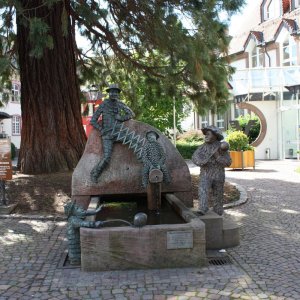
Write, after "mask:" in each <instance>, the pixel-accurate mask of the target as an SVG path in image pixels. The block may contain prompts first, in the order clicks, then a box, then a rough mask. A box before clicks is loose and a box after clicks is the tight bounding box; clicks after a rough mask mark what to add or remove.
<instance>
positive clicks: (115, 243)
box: [80, 194, 206, 271]
mask: <svg viewBox="0 0 300 300" xmlns="http://www.w3.org/2000/svg"><path fill="white" fill-rule="evenodd" d="M166 199H167V201H168V202H169V203H170V204H171V206H172V208H173V209H174V210H175V211H176V213H177V214H179V215H180V217H181V218H182V219H183V220H184V221H185V222H186V223H184V224H161V225H146V226H144V227H142V228H135V227H129V226H128V227H104V228H97V229H93V228H80V241H81V268H82V270H83V271H108V270H129V269H152V268H177V267H200V266H203V265H205V264H206V252H205V250H206V242H205V224H204V223H203V222H202V221H201V220H200V219H199V218H198V217H197V216H196V215H195V214H194V213H192V212H191V211H190V209H188V208H187V207H185V206H184V204H183V203H182V202H181V201H180V200H179V199H178V198H177V197H176V196H174V195H173V194H167V195H166Z"/></svg>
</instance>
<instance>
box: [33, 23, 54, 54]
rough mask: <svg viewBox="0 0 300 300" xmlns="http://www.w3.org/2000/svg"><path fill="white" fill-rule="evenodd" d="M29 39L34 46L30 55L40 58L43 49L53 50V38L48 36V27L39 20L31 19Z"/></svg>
mask: <svg viewBox="0 0 300 300" xmlns="http://www.w3.org/2000/svg"><path fill="white" fill-rule="evenodd" d="M29 30H30V31H29V32H30V33H29V38H30V40H31V42H32V44H33V45H34V47H33V48H32V49H31V51H30V55H31V56H33V57H36V58H41V57H42V56H43V53H44V49H46V48H48V49H53V38H52V36H51V35H49V34H48V33H49V31H50V27H49V25H48V24H47V23H46V22H44V21H43V20H42V19H41V18H31V19H30V21H29Z"/></svg>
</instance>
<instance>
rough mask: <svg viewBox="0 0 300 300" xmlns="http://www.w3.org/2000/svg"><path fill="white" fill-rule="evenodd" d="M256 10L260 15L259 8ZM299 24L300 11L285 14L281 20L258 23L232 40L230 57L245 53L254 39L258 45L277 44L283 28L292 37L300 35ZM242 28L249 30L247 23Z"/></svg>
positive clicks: (241, 25)
mask: <svg viewBox="0 0 300 300" xmlns="http://www.w3.org/2000/svg"><path fill="white" fill-rule="evenodd" d="M256 9H257V13H259V8H258V7H257V8H256ZM297 24H300V9H295V10H293V11H291V12H288V13H285V14H284V15H283V16H281V17H279V18H276V19H271V20H268V21H265V22H263V23H258V24H257V25H255V26H252V27H251V28H250V29H248V31H246V32H243V33H241V34H239V35H237V36H235V37H233V38H232V40H231V42H230V45H229V55H232V54H237V53H241V52H244V51H245V47H246V46H247V44H248V42H249V40H250V39H251V38H254V39H255V40H256V42H257V43H258V44H259V42H263V43H270V42H275V41H276V38H277V37H278V34H279V33H280V31H281V29H282V28H283V27H285V28H286V29H287V30H288V31H289V33H290V34H291V35H298V34H300V30H299V26H298V25H297ZM240 27H241V29H243V28H244V27H245V28H249V27H248V24H247V23H246V24H245V25H244V24H243V23H241V24H240ZM262 38H263V39H262Z"/></svg>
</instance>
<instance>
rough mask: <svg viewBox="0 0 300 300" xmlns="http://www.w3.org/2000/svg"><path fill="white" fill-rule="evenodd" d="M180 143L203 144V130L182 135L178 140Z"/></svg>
mask: <svg viewBox="0 0 300 300" xmlns="http://www.w3.org/2000/svg"><path fill="white" fill-rule="evenodd" d="M177 140H178V141H185V142H187V143H194V142H195V143H200V144H202V143H203V141H204V135H203V133H202V131H201V130H189V131H186V132H185V133H182V134H181V135H180V136H179V137H178V139H177Z"/></svg>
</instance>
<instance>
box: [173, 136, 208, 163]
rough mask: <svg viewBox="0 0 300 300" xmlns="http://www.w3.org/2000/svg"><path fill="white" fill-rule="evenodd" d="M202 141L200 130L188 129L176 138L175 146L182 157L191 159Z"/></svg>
mask: <svg viewBox="0 0 300 300" xmlns="http://www.w3.org/2000/svg"><path fill="white" fill-rule="evenodd" d="M203 141H204V135H203V133H202V131H201V130H190V131H187V132H185V133H183V134H181V135H180V136H179V137H178V138H177V141H176V148H177V150H178V151H179V153H180V154H181V155H182V157H183V158H184V159H191V158H192V155H193V154H194V152H195V151H196V150H197V148H198V147H199V146H200V145H201V144H202V143H203Z"/></svg>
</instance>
